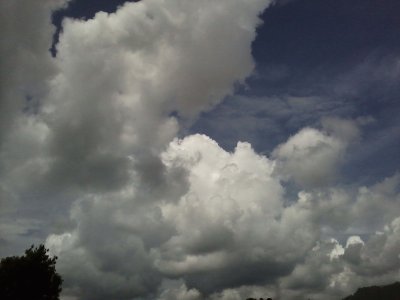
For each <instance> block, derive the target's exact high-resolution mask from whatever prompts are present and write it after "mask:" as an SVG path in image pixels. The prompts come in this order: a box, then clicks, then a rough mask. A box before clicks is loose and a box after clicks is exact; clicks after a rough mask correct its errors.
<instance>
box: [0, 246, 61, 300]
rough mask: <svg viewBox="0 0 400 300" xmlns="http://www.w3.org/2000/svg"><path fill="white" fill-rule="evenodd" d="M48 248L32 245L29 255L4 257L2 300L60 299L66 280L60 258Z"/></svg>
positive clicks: (0, 275)
mask: <svg viewBox="0 0 400 300" xmlns="http://www.w3.org/2000/svg"><path fill="white" fill-rule="evenodd" d="M48 251H49V250H47V249H46V248H45V247H44V245H40V246H38V247H36V248H35V247H34V246H33V245H32V246H31V247H30V248H29V249H27V250H26V251H25V255H22V256H11V257H6V258H3V259H2V260H1V262H0V299H1V300H25V299H30V300H58V299H59V295H60V292H61V283H62V279H61V276H60V275H59V274H58V273H57V272H56V268H55V265H56V261H57V257H50V256H49V255H48Z"/></svg>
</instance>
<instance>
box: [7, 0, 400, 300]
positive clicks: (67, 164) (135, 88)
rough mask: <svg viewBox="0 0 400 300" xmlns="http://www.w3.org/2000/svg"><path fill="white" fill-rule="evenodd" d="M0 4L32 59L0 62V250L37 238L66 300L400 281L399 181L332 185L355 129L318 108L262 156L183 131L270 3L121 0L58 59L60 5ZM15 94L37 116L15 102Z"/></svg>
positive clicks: (257, 292)
mask: <svg viewBox="0 0 400 300" xmlns="http://www.w3.org/2000/svg"><path fill="white" fill-rule="evenodd" d="M5 3H6V4H2V5H3V6H4V8H6V9H7V12H9V14H8V15H7V16H6V19H5V20H6V22H9V23H7V24H12V22H15V20H14V19H13V18H14V17H13V14H12V12H16V13H17V14H16V16H19V14H20V13H23V14H24V13H25V14H27V15H29V17H32V18H33V19H29V22H28V23H27V24H29V25H30V26H27V28H28V27H29V28H28V31H26V32H29V33H31V29H32V28H38V31H37V33H35V36H36V35H38V36H37V38H38V39H37V40H35V41H38V42H37V44H35V43H33V44H32V43H30V42H29V39H28V37H27V36H25V31H24V28H25V27H23V28H22V29H21V28H17V31H16V32H12V30H11V29H10V28H11V27H10V26H9V27H7V28H8V30H11V31H9V33H7V34H9V36H7V39H10V41H11V42H12V43H11V44H12V45H13V47H14V46H16V45H18V44H19V43H20V41H19V39H21V41H23V43H22V44H21V48H20V49H27V50H26V52H24V53H25V54H26V53H28V54H29V55H28V56H24V55H25V54H24V55H22V54H20V53H19V52H18V51H17V52H15V53H11V52H12V51H11V50H10V49H11V48H7V47H5V46H4V49H5V50H4V49H3V48H2V50H1V51H2V53H5V55H6V56H9V57H10V59H11V60H10V62H9V64H10V65H9V66H8V65H7V68H8V69H10V70H11V66H14V65H15V69H14V71H15V72H14V73H13V75H12V76H11V77H10V79H9V80H10V82H9V83H7V84H8V85H7V89H6V94H4V96H3V95H2V103H4V106H3V107H5V110H4V115H5V116H6V118H5V119H4V120H5V121H4V122H5V124H7V126H6V127H4V128H7V129H4V131H3V134H0V139H1V143H2V147H1V149H0V164H1V165H0V166H1V173H0V179H1V180H0V181H1V184H0V196H1V198H0V201H1V202H0V203H1V205H2V215H1V216H2V222H1V223H0V232H5V233H6V234H4V235H2V237H3V236H4V237H3V240H1V241H0V243H1V244H5V245H9V244H10V243H11V244H13V245H19V247H20V245H22V241H26V238H27V237H28V238H29V239H30V240H35V241H37V240H40V239H43V238H44V237H47V238H46V245H47V246H48V247H49V248H50V249H51V252H52V253H53V254H56V255H58V256H59V260H58V262H57V267H58V270H59V272H60V273H61V274H62V276H63V278H64V279H65V282H64V297H65V298H71V299H74V298H76V299H88V300H90V299H97V300H99V299H132V298H141V299H160V300H168V299H181V300H200V299H229V300H231V299H243V298H245V297H249V296H254V297H265V298H266V297H281V298H282V299H283V298H285V299H294V298H296V297H301V296H306V295H312V296H321V297H322V295H323V294H324V293H326V295H327V296H326V297H336V296H338V295H339V296H340V295H343V294H344V293H347V292H348V291H350V290H351V289H353V288H354V287H356V286H357V285H359V284H364V283H369V282H378V281H379V282H383V281H388V280H393V279H394V278H396V274H398V267H399V265H398V264H399V262H398V254H397V252H396V249H398V246H399V239H398V233H399V221H398V220H399V219H398V215H399V211H400V207H399V206H398V203H399V201H398V200H399V193H398V191H399V190H398V187H399V176H398V175H394V176H392V177H390V178H387V179H385V180H383V181H382V182H380V183H377V184H375V185H366V186H364V187H358V186H338V185H335V182H336V181H335V180H336V176H338V175H340V167H341V165H342V164H343V163H345V162H346V158H347V156H346V155H347V152H348V151H351V150H352V145H353V144H354V143H356V142H358V141H359V140H360V139H361V138H362V124H363V122H364V121H365V120H364V121H363V120H360V119H356V120H350V119H346V120H344V119H339V118H333V117H331V118H327V117H326V114H325V112H326V111H325V108H324V105H323V104H322V108H321V114H318V117H315V118H311V119H312V120H313V121H312V122H310V123H312V124H309V126H305V127H304V128H300V129H299V130H298V131H297V132H295V133H294V134H293V135H292V136H291V137H289V138H288V139H287V140H284V141H283V142H282V141H280V144H279V145H278V146H277V147H276V148H275V150H274V151H272V153H271V155H270V156H267V155H262V154H259V153H257V152H256V151H255V150H254V148H253V147H252V145H251V144H250V143H248V142H237V143H236V146H235V147H234V149H232V151H227V150H225V149H223V148H222V147H221V146H220V145H219V144H218V143H217V142H216V141H215V140H213V139H212V138H210V137H208V136H206V135H201V134H192V135H187V136H181V135H182V133H183V132H185V131H186V130H187V128H185V127H184V126H185V124H188V123H190V122H192V121H194V120H195V119H196V118H197V117H198V115H199V114H201V113H202V112H204V111H207V110H209V109H211V108H212V107H215V105H216V104H218V103H220V102H221V101H222V99H223V98H224V97H225V96H227V95H232V94H233V93H234V92H235V85H236V84H238V83H243V82H244V80H245V79H246V77H247V76H249V75H251V72H252V70H253V68H254V62H253V58H252V55H251V43H252V41H253V40H254V39H255V35H256V27H257V26H258V25H259V24H260V19H259V15H260V13H262V11H263V10H264V9H265V8H266V7H267V6H268V5H269V4H270V3H271V1H267V0H250V1H243V0H221V1H211V0H204V1H183V0H171V1H161V0H148V1H141V2H137V3H126V4H125V5H124V6H122V7H120V8H119V9H118V10H117V11H116V12H115V13H113V14H106V13H102V12H100V13H97V14H96V15H95V17H94V18H93V19H90V20H72V19H67V20H65V21H64V23H63V31H62V34H61V36H60V42H59V44H58V45H57V56H56V57H55V58H51V56H50V54H49V52H48V47H49V43H50V42H51V34H52V32H53V31H52V27H51V25H50V14H51V11H52V9H56V8H57V7H60V5H64V2H57V3H56V2H51V3H50V2H49V1H42V2H41V3H40V4H39V5H35V6H34V7H31V3H29V4H28V3H25V2H24V1H17V2H13V3H11V2H5ZM15 3H17V4H15ZM52 3H56V4H57V5H56V6H53V4H52ZM24 5H26V6H24ZM54 5H55V4H54ZM14 10H15V11H14ZM31 11H32V13H30V12H31ZM33 25H37V27H34V26H33ZM31 26H32V27H31ZM35 32H36V31H35ZM2 47H3V45H2ZM26 57H30V58H31V59H32V60H31V61H29V62H27V61H26V60H25V59H26ZM6 64H8V63H6ZM39 67H43V68H39ZM38 69H40V70H41V71H40V72H39V71H37V70H38ZM37 72H39V73H37ZM34 75H35V76H34ZM2 76H3V74H2ZM7 80H8V79H7ZM21 91H23V93H22V92H21ZM28 92H29V93H28ZM17 94H18V95H17ZM28 94H29V97H28V98H30V97H32V99H33V100H32V99H31V100H30V101H33V102H32V103H34V104H35V105H33V104H29V105H27V107H26V108H25V109H22V110H21V109H20V106H18V105H15V104H14V102H13V101H11V99H14V98H13V97H14V96H15V97H16V99H19V100H21V101H22V103H23V102H24V97H26V96H28ZM17 96H18V97H17ZM318 100H319V98H318V99H316V98H312V97H311V98H304V97H289V98H288V99H285V101H286V102H285V101H283V102H284V103H288V104H289V108H288V109H287V110H286V109H285V105H282V101H280V100H277V101H276V103H275V102H274V103H275V106H274V109H272V110H268V109H266V111H264V113H266V114H268V113H270V114H271V115H274V116H276V115H279V116H283V117H285V116H288V115H291V114H292V112H293V111H294V110H296V109H304V111H306V112H309V111H310V106H313V105H310V103H313V104H315V103H318ZM2 105H3V104H2ZM244 107H246V106H244ZM328 110H329V109H328ZM252 112H254V111H252ZM2 114H3V112H2ZM187 122H188V123H187ZM307 122H308V121H307ZM318 122H320V123H318ZM300 123H301V122H300ZM179 136H181V137H179ZM291 181H293V182H294V183H295V184H297V188H298V190H299V193H298V195H297V196H294V197H289V196H288V193H289V192H290V191H289V188H288V185H290V182H291ZM292 198H294V199H292ZM3 208H4V210H3ZM371 212H375V213H376V214H375V215H374V214H373V213H371ZM15 219H18V221H17V222H14V221H15ZM38 220H40V221H38ZM10 224H12V225H10ZM6 247H8V246H6ZM2 251H4V250H2ZM374 274H379V276H380V277H379V278H380V279H379V278H378V279H377V277H376V276H374ZM324 299H325V298H324ZM326 299H328V298H326Z"/></svg>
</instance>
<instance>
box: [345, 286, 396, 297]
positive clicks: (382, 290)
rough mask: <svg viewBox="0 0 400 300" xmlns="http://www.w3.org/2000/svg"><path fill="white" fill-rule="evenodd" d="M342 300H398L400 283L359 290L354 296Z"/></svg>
mask: <svg viewBox="0 0 400 300" xmlns="http://www.w3.org/2000/svg"><path fill="white" fill-rule="evenodd" d="M343 300H400V282H396V283H393V284H390V285H385V286H370V287H364V288H360V289H358V290H357V292H356V293H355V294H354V295H352V296H348V297H346V298H344V299H343Z"/></svg>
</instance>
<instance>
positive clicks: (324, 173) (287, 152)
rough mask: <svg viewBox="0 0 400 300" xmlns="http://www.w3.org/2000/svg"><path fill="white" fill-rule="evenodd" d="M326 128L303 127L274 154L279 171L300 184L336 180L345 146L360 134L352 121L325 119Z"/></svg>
mask: <svg viewBox="0 0 400 300" xmlns="http://www.w3.org/2000/svg"><path fill="white" fill-rule="evenodd" d="M322 123H323V127H324V130H323V131H320V130H317V129H314V128H304V129H302V130H300V131H299V132H298V133H296V134H295V135H294V136H292V137H290V138H289V140H288V141H287V142H285V143H283V144H281V145H279V146H278V147H277V148H276V149H275V150H274V151H273V153H272V156H273V157H274V158H276V159H277V164H278V165H277V170H278V172H279V173H281V174H282V175H283V176H284V177H288V178H291V179H293V180H294V182H295V183H296V184H298V185H299V186H301V187H305V188H308V187H318V186H323V185H326V184H328V183H331V182H333V181H334V179H335V177H336V176H337V172H338V170H339V164H340V163H342V160H343V158H344V157H343V156H344V153H345V151H346V148H347V147H348V146H349V144H350V143H351V142H353V141H354V139H356V138H358V136H359V129H358V128H357V125H356V124H355V123H353V122H351V121H346V120H339V119H332V118H329V119H323V121H322Z"/></svg>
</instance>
